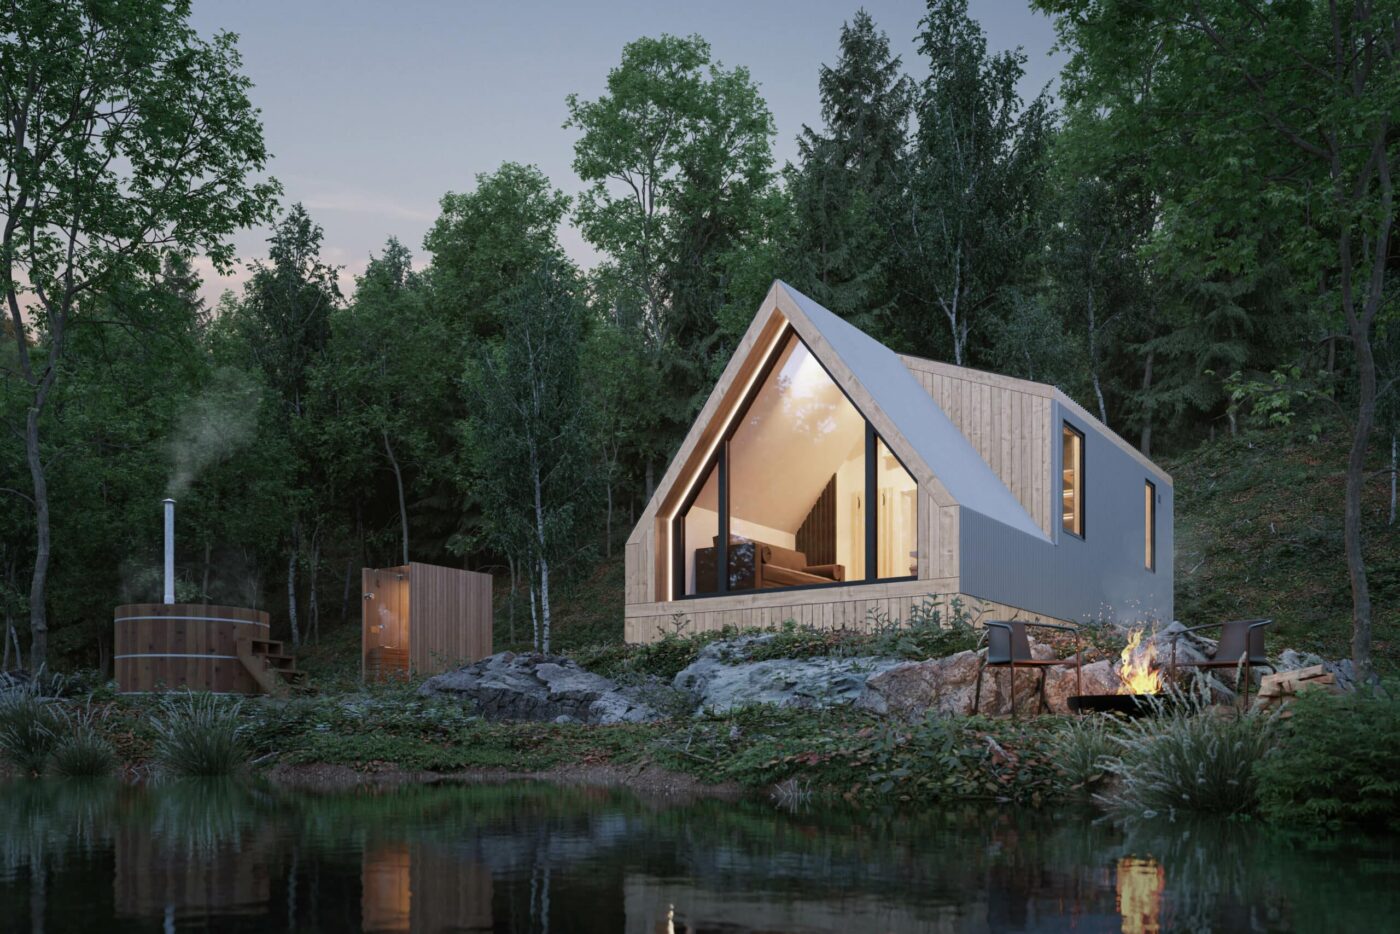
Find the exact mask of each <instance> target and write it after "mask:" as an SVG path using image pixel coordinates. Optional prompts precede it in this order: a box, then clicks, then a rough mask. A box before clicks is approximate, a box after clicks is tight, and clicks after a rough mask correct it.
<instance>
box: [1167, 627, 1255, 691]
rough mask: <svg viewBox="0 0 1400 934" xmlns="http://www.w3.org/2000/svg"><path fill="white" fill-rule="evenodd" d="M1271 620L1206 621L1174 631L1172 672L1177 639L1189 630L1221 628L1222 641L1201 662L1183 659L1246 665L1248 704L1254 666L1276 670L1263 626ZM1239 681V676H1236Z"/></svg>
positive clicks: (1222, 665) (1212, 665)
mask: <svg viewBox="0 0 1400 934" xmlns="http://www.w3.org/2000/svg"><path fill="white" fill-rule="evenodd" d="M1273 622H1274V621H1273V620H1271V619H1232V620H1227V621H1225V622H1223V623H1203V624H1202V625H1200V626H1192V627H1190V628H1188V629H1181V630H1178V631H1177V632H1175V633H1173V634H1172V672H1173V674H1175V672H1176V669H1177V660H1176V646H1177V642H1178V640H1179V639H1180V638H1181V637H1182V636H1184V635H1186V634H1187V633H1188V632H1198V631H1200V630H1202V629H1214V628H1216V627H1217V626H1218V627H1220V641H1219V642H1217V643H1216V645H1215V651H1214V652H1212V653H1210V654H1209V655H1208V656H1207V657H1206V658H1205V659H1204V660H1202V661H1199V662H1182V663H1181V665H1182V666H1183V667H1186V668H1208V669H1209V668H1234V669H1236V670H1238V669H1239V668H1240V667H1241V666H1243V667H1244V705H1245V707H1246V708H1247V707H1249V682H1250V675H1251V673H1252V672H1253V669H1255V668H1268V669H1269V670H1270V671H1277V670H1278V669H1276V668H1275V667H1274V666H1273V664H1272V663H1271V662H1270V661H1269V657H1268V656H1267V655H1266V654H1265V653H1264V627H1265V626H1272V625H1273ZM1236 683H1238V676H1237V678H1236Z"/></svg>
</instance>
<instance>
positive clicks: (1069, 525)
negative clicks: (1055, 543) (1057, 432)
mask: <svg viewBox="0 0 1400 934" xmlns="http://www.w3.org/2000/svg"><path fill="white" fill-rule="evenodd" d="M1061 434H1062V438H1061V441H1062V443H1063V452H1062V456H1061V458H1060V466H1061V468H1062V470H1061V489H1062V496H1061V498H1062V500H1063V503H1064V510H1063V518H1062V521H1063V525H1064V530H1065V531H1066V532H1069V533H1070V534H1071V535H1077V536H1079V537H1080V538H1083V537H1084V433H1083V432H1082V431H1079V430H1077V429H1075V428H1074V427H1073V426H1071V425H1070V423H1069V422H1065V423H1064V427H1063V429H1062V432H1061Z"/></svg>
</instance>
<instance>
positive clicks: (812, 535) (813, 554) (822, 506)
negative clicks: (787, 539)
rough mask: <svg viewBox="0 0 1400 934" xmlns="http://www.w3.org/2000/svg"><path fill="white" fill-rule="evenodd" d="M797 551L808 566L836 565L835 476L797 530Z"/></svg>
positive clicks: (833, 475)
mask: <svg viewBox="0 0 1400 934" xmlns="http://www.w3.org/2000/svg"><path fill="white" fill-rule="evenodd" d="M797 550H798V551H800V552H802V553H803V554H805V555H806V556H807V563H808V564H835V563H836V474H832V475H831V480H830V481H829V482H828V483H827V485H826V487H825V489H823V490H822V491H821V494H820V495H819V496H818V497H817V501H816V502H815V503H813V504H812V509H811V511H810V512H808V513H807V518H805V519H803V520H802V525H801V527H799V528H798V530H797Z"/></svg>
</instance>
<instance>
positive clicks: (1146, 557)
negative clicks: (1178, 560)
mask: <svg viewBox="0 0 1400 934" xmlns="http://www.w3.org/2000/svg"><path fill="white" fill-rule="evenodd" d="M1142 525H1143V535H1144V539H1143V566H1144V567H1146V568H1147V570H1149V571H1156V570H1157V488H1156V487H1155V486H1153V485H1152V481H1151V480H1146V481H1144V486H1143V514H1142Z"/></svg>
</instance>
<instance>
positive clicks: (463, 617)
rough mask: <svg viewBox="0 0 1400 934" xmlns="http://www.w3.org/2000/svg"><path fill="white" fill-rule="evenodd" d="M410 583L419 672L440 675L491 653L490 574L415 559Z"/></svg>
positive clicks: (412, 643) (412, 651)
mask: <svg viewBox="0 0 1400 934" xmlns="http://www.w3.org/2000/svg"><path fill="white" fill-rule="evenodd" d="M408 582H409V614H410V617H409V618H410V620H411V622H410V624H409V641H408V645H409V661H410V663H411V664H412V665H413V671H414V673H415V674H420V675H421V674H436V673H437V672H440V671H446V670H447V669H449V668H454V667H456V666H458V665H461V664H465V663H466V662H474V661H476V660H477V659H480V658H485V657H486V656H487V655H490V654H491V637H492V618H491V575H490V574H481V573H479V572H477V571H464V570H462V569H461V568H445V567H441V566H439V565H436V564H419V563H418V562H416V561H415V562H413V563H411V564H409V566H408Z"/></svg>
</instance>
